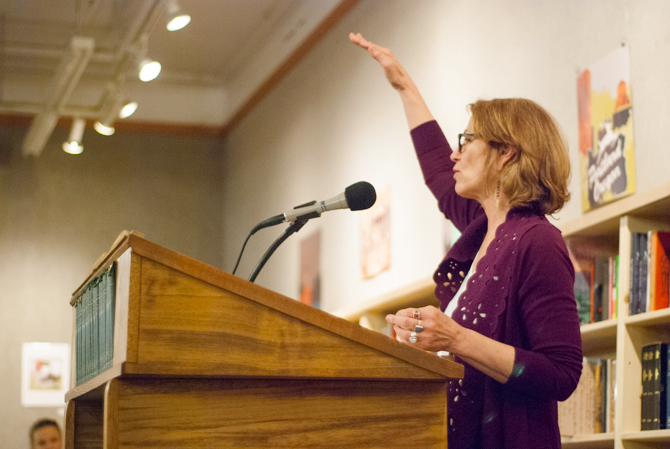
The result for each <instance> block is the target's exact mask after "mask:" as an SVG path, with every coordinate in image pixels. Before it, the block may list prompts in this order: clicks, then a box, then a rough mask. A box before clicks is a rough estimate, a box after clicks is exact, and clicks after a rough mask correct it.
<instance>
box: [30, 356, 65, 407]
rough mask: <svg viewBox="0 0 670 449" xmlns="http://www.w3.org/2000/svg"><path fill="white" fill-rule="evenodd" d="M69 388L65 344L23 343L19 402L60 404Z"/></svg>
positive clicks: (37, 404)
mask: <svg viewBox="0 0 670 449" xmlns="http://www.w3.org/2000/svg"><path fill="white" fill-rule="evenodd" d="M69 387H70V345H69V344H67V343H23V351H22V362H21V404H22V405H23V406H24V407H63V406H65V393H66V392H67V391H68V389H69Z"/></svg>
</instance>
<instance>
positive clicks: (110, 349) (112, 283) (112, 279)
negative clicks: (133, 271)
mask: <svg viewBox="0 0 670 449" xmlns="http://www.w3.org/2000/svg"><path fill="white" fill-rule="evenodd" d="M107 280H108V282H107V295H106V296H107V298H108V301H107V368H111V367H112V365H113V363H114V313H115V310H116V307H115V305H116V262H114V263H113V264H112V267H111V269H110V270H109V273H108V275H107Z"/></svg>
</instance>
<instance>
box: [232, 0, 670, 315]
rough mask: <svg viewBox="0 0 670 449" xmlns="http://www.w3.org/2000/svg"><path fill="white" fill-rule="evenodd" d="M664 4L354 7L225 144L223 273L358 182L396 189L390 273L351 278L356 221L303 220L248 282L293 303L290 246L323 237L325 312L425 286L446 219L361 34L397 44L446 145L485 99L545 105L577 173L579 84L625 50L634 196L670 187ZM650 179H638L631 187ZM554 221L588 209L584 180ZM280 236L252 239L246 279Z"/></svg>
mask: <svg viewBox="0 0 670 449" xmlns="http://www.w3.org/2000/svg"><path fill="white" fill-rule="evenodd" d="M668 17H670V2H668V1H666V0H653V1H652V0H649V1H644V2H640V1H635V0H617V1H612V0H561V1H557V0H556V1H549V0H506V1H498V0H452V1H444V0H414V1H412V2H409V1H407V0H385V1H380V0H362V1H361V2H360V3H359V4H358V5H357V6H356V7H355V8H354V9H353V10H352V11H351V12H350V13H349V15H348V16H347V17H346V18H345V19H344V20H343V21H342V22H341V23H340V24H339V25H338V26H337V27H335V29H334V30H333V31H332V32H331V33H330V34H329V35H328V36H327V37H326V38H325V39H324V40H323V41H322V42H321V43H320V44H319V45H318V46H317V47H316V48H315V49H314V51H313V52H312V53H310V55H309V56H308V57H307V58H306V59H305V60H304V61H303V62H302V63H301V64H300V65H299V66H298V67H297V69H296V70H294V71H293V72H292V73H291V74H290V75H289V76H288V77H287V78H286V79H285V80H284V81H283V82H282V83H281V84H280V86H279V87H278V88H277V89H276V90H275V91H274V92H273V93H272V94H271V95H270V96H269V97H268V98H266V99H265V100H264V101H263V102H262V103H261V104H260V105H259V106H258V107H257V108H256V109H255V110H254V111H253V113H252V114H250V116H249V117H248V118H247V119H246V120H245V121H244V122H243V123H242V124H241V125H240V126H239V127H238V128H237V129H236V130H235V131H234V132H233V133H232V135H231V136H230V138H229V142H228V152H227V155H226V163H225V166H224V182H225V187H224V199H223V204H224V210H225V211H226V213H225V214H224V219H223V223H224V239H223V242H224V248H225V254H224V265H225V267H226V269H228V270H230V269H232V267H233V265H234V262H235V259H236V257H237V252H238V251H239V248H240V246H241V245H242V242H243V240H244V238H245V237H246V234H247V233H248V231H249V230H250V229H251V228H252V227H253V226H254V225H255V224H256V223H257V222H259V221H261V220H262V219H264V218H267V217H269V216H271V215H274V214H277V213H280V212H282V211H283V210H285V209H288V208H291V207H293V206H295V205H297V204H301V203H303V202H306V201H309V200H312V199H325V198H327V197H330V196H332V195H334V194H336V193H339V192H340V191H342V190H343V189H344V187H345V186H347V185H349V184H351V183H353V182H355V181H358V180H367V181H369V182H371V183H372V184H373V185H375V186H376V188H377V189H378V190H381V189H382V188H384V187H385V186H390V187H391V189H392V208H391V209H392V211H391V213H392V233H393V234H392V239H393V242H392V243H393V266H392V268H391V269H390V270H389V271H386V272H384V273H382V274H381V275H379V276H377V277H376V278H374V279H372V280H368V281H364V280H362V279H361V278H360V274H359V273H360V268H359V265H360V255H359V253H360V242H359V222H358V216H357V215H356V214H355V213H352V212H347V211H336V212H331V213H328V215H326V216H323V217H321V218H320V219H318V220H313V221H312V222H310V223H308V224H307V225H306V226H305V228H303V230H302V231H300V233H299V234H297V235H295V236H293V237H292V238H291V239H289V240H288V241H287V242H286V243H284V245H283V246H282V247H280V249H279V250H278V251H277V253H275V255H274V256H273V257H272V259H271V260H270V262H269V263H268V264H267V265H266V267H265V268H264V269H263V272H262V273H261V275H260V276H259V277H258V279H257V283H259V284H261V285H264V286H267V287H269V288H271V289H274V290H277V291H279V292H281V293H284V294H286V295H288V296H291V297H297V296H298V279H299V242H300V240H301V238H303V236H306V235H308V234H309V233H310V232H313V230H314V229H317V228H320V229H321V230H322V238H323V243H322V255H321V265H322V272H323V279H322V289H323V292H322V308H324V309H325V310H328V311H333V310H336V309H339V308H341V307H344V306H349V305H352V304H356V303H358V302H361V301H364V300H366V299H369V298H371V297H375V296H378V295H380V294H382V293H384V292H388V291H392V290H394V289H396V288H398V287H400V286H403V285H406V284H408V283H411V282H413V281H415V280H418V279H422V278H425V277H428V276H430V275H431V274H432V272H433V270H434V269H435V267H436V266H437V264H438V262H439V261H440V259H441V257H442V256H443V254H442V237H441V232H442V219H441V217H440V215H439V213H438V212H437V210H436V207H435V201H434V199H433V198H432V196H431V195H430V193H429V192H428V190H427V189H426V188H425V187H424V185H423V180H422V178H421V176H420V172H419V169H418V165H417V163H416V161H415V157H414V154H413V150H412V146H411V141H410V139H409V136H408V132H407V128H406V125H405V121H404V116H403V113H402V110H401V104H400V100H399V99H398V98H397V95H396V93H395V92H394V91H393V90H392V89H391V88H390V87H389V86H388V85H387V83H386V82H385V79H384V77H383V74H382V72H381V69H380V68H379V67H378V66H377V64H376V63H375V62H374V61H372V60H371V59H370V58H369V57H368V55H367V54H366V53H365V52H364V51H362V50H360V49H358V48H355V47H354V46H353V45H352V44H350V43H349V41H348V38H347V34H348V33H349V32H350V31H359V32H361V33H363V35H364V36H366V37H367V38H368V39H370V40H372V41H374V42H376V43H379V44H380V45H384V46H388V47H390V48H391V49H392V50H393V51H394V53H395V54H396V55H397V57H398V58H399V59H400V61H401V62H402V63H403V64H404V65H405V67H406V69H407V70H408V71H409V72H410V74H412V76H413V77H414V79H415V81H416V83H417V85H418V86H419V88H420V89H421V91H422V92H423V94H424V96H425V98H426V100H427V102H428V104H429V106H430V107H431V109H432V111H433V113H434V115H435V116H436V118H437V119H438V121H439V122H440V124H441V125H442V127H443V130H444V131H445V132H446V134H447V137H448V138H450V139H451V140H452V141H453V140H454V139H455V135H456V134H457V133H458V132H460V130H462V129H463V128H464V127H465V125H466V124H467V120H468V115H467V112H466V109H465V106H466V105H467V104H468V103H470V102H472V101H474V100H476V99H478V98H492V97H511V96H521V97H528V98H531V99H533V100H535V101H537V102H539V103H540V104H542V105H543V106H545V107H546V108H547V109H548V110H549V111H550V112H552V113H553V115H554V116H555V117H556V119H557V120H558V122H559V123H560V124H561V125H562V127H563V128H564V131H565V133H566V135H567V136H568V140H569V144H570V148H571V150H570V151H571V160H572V164H573V167H577V166H578V165H577V142H578V141H577V100H576V95H577V94H576V75H577V73H578V72H579V71H580V70H581V69H583V68H584V67H586V66H588V65H589V64H591V63H593V62H595V61H596V60H598V59H600V58H601V57H603V56H605V55H607V54H608V53H609V52H611V51H612V50H614V49H615V48H617V47H618V46H619V45H621V43H622V42H625V43H627V45H629V47H630V56H631V83H632V95H633V99H632V100H633V110H634V126H635V142H636V171H637V174H638V176H637V190H638V191H643V190H647V189H649V188H652V187H654V186H657V185H660V184H663V183H666V182H668V181H670V174H669V173H668V170H667V167H669V166H670V151H666V150H664V148H665V145H664V143H665V142H664V140H665V139H664V136H663V133H662V132H661V130H662V129H663V123H665V122H667V121H668V119H669V118H670V110H669V106H668V105H669V104H670V86H669V85H668V83H667V81H666V79H667V73H668V72H669V71H668V68H669V67H668V65H669V64H670V58H669V56H670V54H669V53H670V27H668V25H667V23H668V22H667V18H668ZM640 174H644V176H640ZM570 187H571V191H572V192H573V198H574V199H573V201H571V202H570V203H569V204H568V205H567V206H566V207H565V209H564V210H563V211H562V212H561V213H560V214H558V218H559V219H560V220H561V221H566V220H570V219H573V218H576V217H578V216H579V215H580V214H581V205H580V194H579V189H580V186H579V173H578V172H575V171H573V178H572V182H571V185H570ZM282 229H283V226H280V227H277V228H273V229H270V230H267V229H266V230H262V231H260V232H259V233H258V234H257V235H255V236H254V237H252V239H251V242H250V244H249V246H248V248H247V250H246V252H245V256H244V259H243V263H242V265H241V268H240V270H239V271H238V274H239V275H241V276H243V277H246V276H248V274H249V273H250V272H251V271H252V269H253V266H254V265H255V263H256V261H257V260H258V259H259V258H260V256H261V254H262V253H263V252H264V251H265V249H266V248H267V247H268V246H269V245H270V243H271V242H272V240H273V239H274V238H275V237H276V236H278V235H279V233H280V232H281V230H282Z"/></svg>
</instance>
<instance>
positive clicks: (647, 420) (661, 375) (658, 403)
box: [640, 343, 668, 430]
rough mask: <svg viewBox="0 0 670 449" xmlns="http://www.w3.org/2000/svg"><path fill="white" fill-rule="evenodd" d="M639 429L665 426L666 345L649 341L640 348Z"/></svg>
mask: <svg viewBox="0 0 670 449" xmlns="http://www.w3.org/2000/svg"><path fill="white" fill-rule="evenodd" d="M641 355H642V404H641V413H640V429H641V430H658V429H665V428H667V424H668V391H667V385H668V384H667V379H668V345H667V344H666V343H651V344H648V345H646V346H644V347H643V348H642V354H641Z"/></svg>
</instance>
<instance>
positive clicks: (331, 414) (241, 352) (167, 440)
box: [65, 232, 463, 449]
mask: <svg viewBox="0 0 670 449" xmlns="http://www.w3.org/2000/svg"><path fill="white" fill-rule="evenodd" d="M114 261H116V297H115V312H114V318H115V320H114V326H113V327H114V336H113V363H111V368H109V369H106V370H104V371H103V372H100V373H99V374H97V375H96V376H95V377H93V378H91V379H90V380H87V381H85V382H84V383H82V384H81V385H78V386H76V385H75V382H76V381H75V380H73V383H72V388H71V389H70V391H69V392H68V393H67V395H66V401H67V403H68V404H67V412H66V435H65V437H66V438H65V439H66V447H68V448H89V447H91V448H94V447H95V448H107V449H112V448H113V449H116V448H130V447H170V448H172V447H192V448H213V447H226V448H238V447H239V448H250V447H272V448H348V447H351V448H382V447H383V448H391V447H420V448H430V447H440V448H445V447H446V445H447V443H446V437H447V403H446V390H447V380H448V379H449V378H460V377H462V376H463V367H462V366H461V365H459V364H457V363H454V362H452V361H449V360H445V359H441V358H439V357H437V356H435V355H434V354H431V353H427V352H424V351H421V350H417V349H415V348H412V347H410V346H407V345H404V344H401V343H399V342H396V341H395V340H393V339H391V338H389V337H387V336H384V335H381V334H378V333H376V332H373V331H370V330H368V329H365V328H362V327H361V326H359V325H358V324H355V323H351V322H348V321H345V320H343V319H340V318H337V317H335V316H333V315H330V314H328V313H327V312H324V311H322V310H318V309H315V308H312V307H310V306H307V305H305V304H302V303H300V302H298V301H295V300H293V299H290V298H287V297H285V296H282V295H280V294H278V293H275V292H273V291H269V290H267V289H265V288H262V287H260V286H257V285H255V284H252V283H250V282H247V281H245V280H243V279H240V278H238V277H235V276H232V275H231V274H229V273H226V272H224V271H221V270H219V269H217V268H214V267H212V266H209V265H207V264H204V263H202V262H198V261H196V260H194V259H191V258H189V257H186V256H184V255H181V254H178V253H175V252H173V251H170V250H168V249H166V248H163V247H160V246H158V245H156V244H154V243H151V242H149V241H147V240H145V239H144V238H142V237H141V236H140V235H138V234H135V233H132V232H131V233H124V234H122V235H121V236H120V238H119V240H117V242H116V243H115V244H114V246H113V247H112V249H111V250H110V252H109V254H108V255H107V256H106V257H104V258H103V259H102V260H100V261H99V263H97V265H96V267H95V268H94V270H93V272H92V273H91V275H90V276H89V277H88V278H87V279H86V281H85V282H84V283H83V284H82V286H81V287H80V288H79V289H78V290H77V291H76V292H75V293H74V295H73V302H72V304H73V305H74V302H75V299H76V298H77V297H79V294H80V293H81V291H82V289H84V288H85V287H86V286H87V285H88V283H89V282H90V281H91V280H92V279H95V277H96V276H97V275H99V274H100V273H102V272H103V270H105V269H107V268H108V267H109V266H110V265H111V264H112V263H113V262H114ZM75 319H76V317H75ZM75 329H76V323H75ZM73 339H74V338H73ZM73 343H74V342H73ZM75 347H76V345H75V344H73V348H75ZM74 360H76V354H73V361H74ZM73 365H74V362H73ZM74 371H75V367H74V366H73V372H74ZM72 377H73V379H75V378H76V376H74V375H73V376H72Z"/></svg>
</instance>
